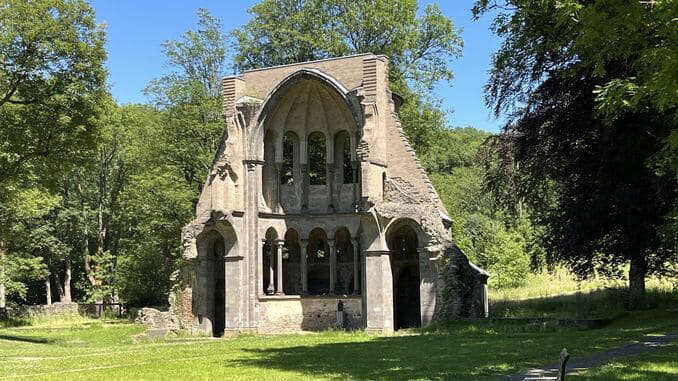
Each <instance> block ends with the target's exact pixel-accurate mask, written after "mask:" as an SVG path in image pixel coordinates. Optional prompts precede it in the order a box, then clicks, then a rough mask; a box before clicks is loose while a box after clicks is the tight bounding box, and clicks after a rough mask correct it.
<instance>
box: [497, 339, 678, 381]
mask: <svg viewBox="0 0 678 381" xmlns="http://www.w3.org/2000/svg"><path fill="white" fill-rule="evenodd" d="M675 340H678V333H670V334H666V335H660V336H645V337H644V338H643V341H641V342H639V343H635V344H629V345H625V346H623V347H619V348H612V349H608V350H606V351H603V352H598V353H593V354H590V355H588V356H583V357H574V356H573V357H571V358H570V361H569V362H568V363H567V373H571V372H574V371H578V370H585V369H590V368H596V367H599V366H601V365H604V364H607V363H609V362H611V361H612V360H617V359H619V358H621V357H626V356H633V355H639V354H642V353H645V352H649V351H653V350H656V349H658V348H661V347H663V346H665V345H666V344H668V343H670V342H672V341H675ZM558 366H559V364H551V365H547V366H545V367H543V368H535V369H530V370H528V371H526V372H525V373H520V374H513V375H510V376H504V377H501V378H500V380H503V381H523V380H525V379H527V380H539V379H543V380H552V379H555V377H557V376H558Z"/></svg>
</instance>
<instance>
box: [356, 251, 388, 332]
mask: <svg viewBox="0 0 678 381" xmlns="http://www.w3.org/2000/svg"><path fill="white" fill-rule="evenodd" d="M364 256H365V274H364V278H363V279H364V280H365V283H364V284H363V285H364V286H365V287H363V288H364V289H365V291H363V300H364V301H365V302H364V303H365V304H364V305H365V311H364V312H363V313H364V314H365V322H366V327H365V328H366V330H367V331H372V332H381V333H386V334H389V333H392V332H393V276H392V274H391V262H390V256H389V251H388V250H369V251H365V252H364Z"/></svg>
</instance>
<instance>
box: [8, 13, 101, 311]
mask: <svg viewBox="0 0 678 381" xmlns="http://www.w3.org/2000/svg"><path fill="white" fill-rule="evenodd" d="M105 59H106V52H105V50H104V30H103V28H102V27H101V26H98V25H96V22H95V17H94V11H93V10H92V9H91V8H90V7H89V5H87V3H86V2H84V1H82V0H59V1H50V0H33V1H27V0H2V1H0V125H1V126H2V128H1V129H0V193H4V194H5V195H7V196H8V197H9V195H10V192H12V193H13V194H16V192H17V191H18V190H19V189H20V188H21V186H20V185H26V183H27V181H28V182H29V183H31V184H35V183H41V184H46V185H48V184H49V183H51V182H54V181H55V180H57V179H58V178H59V176H60V175H61V174H63V173H64V172H66V171H68V169H69V168H70V167H72V166H74V165H76V164H77V163H82V162H83V161H85V160H86V159H87V157H88V155H89V154H90V152H91V150H92V149H93V147H94V142H95V137H96V133H97V124H96V121H95V120H96V116H97V114H98V112H99V104H100V102H101V100H102V98H103V97H104V94H105V79H106V70H105V69H104V66H103V64H104V61H105ZM6 223H7V220H3V221H2V224H3V225H4V224H6ZM2 233H3V232H2V231H0V305H4V303H5V301H4V295H5V285H4V280H7V274H8V273H9V271H5V269H3V266H4V265H5V263H8V260H7V259H5V260H4V261H3V260H2V258H3V257H4V251H5V250H6V249H7V246H8V245H7V244H6V240H7V239H8V236H6V235H3V234H2ZM3 273H4V276H2V274H3ZM3 279H4V280H3Z"/></svg>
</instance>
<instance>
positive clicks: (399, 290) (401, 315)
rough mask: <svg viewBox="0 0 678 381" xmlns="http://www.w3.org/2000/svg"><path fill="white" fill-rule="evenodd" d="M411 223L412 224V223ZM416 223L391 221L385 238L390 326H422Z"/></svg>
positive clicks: (396, 327)
mask: <svg viewBox="0 0 678 381" xmlns="http://www.w3.org/2000/svg"><path fill="white" fill-rule="evenodd" d="M412 224H415V225H414V226H412ZM417 228H418V226H417V225H416V223H414V222H412V221H409V220H401V221H397V222H396V223H393V224H390V225H389V227H388V229H387V234H386V241H387V244H388V247H389V251H390V263H391V274H392V276H393V328H394V329H396V330H398V329H402V328H414V327H421V298H420V292H421V291H420V290H421V272H420V268H419V250H418V249H419V245H420V242H419V238H418V232H417V230H415V229H417Z"/></svg>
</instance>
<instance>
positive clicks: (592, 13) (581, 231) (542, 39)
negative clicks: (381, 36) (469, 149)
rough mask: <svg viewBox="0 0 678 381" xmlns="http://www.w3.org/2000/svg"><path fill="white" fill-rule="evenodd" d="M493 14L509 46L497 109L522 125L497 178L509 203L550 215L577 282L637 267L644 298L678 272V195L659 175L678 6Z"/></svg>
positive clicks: (552, 237)
mask: <svg viewBox="0 0 678 381" xmlns="http://www.w3.org/2000/svg"><path fill="white" fill-rule="evenodd" d="M489 10H499V12H498V15H497V16H496V19H495V23H494V28H495V29H494V30H495V32H496V33H497V34H498V35H499V36H501V37H503V38H504V43H503V44H502V46H501V48H500V50H499V51H498V52H497V53H496V54H495V55H494V58H493V69H492V71H491V76H490V80H489V82H488V84H487V87H486V94H487V98H486V100H487V103H488V105H490V106H493V107H494V109H495V112H496V113H497V114H499V113H501V112H507V113H508V114H509V115H510V121H509V123H508V124H507V125H506V127H505V134H504V136H503V137H501V138H500V139H498V140H496V144H495V148H496V151H495V152H497V153H498V154H499V157H500V164H501V165H500V166H499V168H498V171H497V172H495V173H503V174H504V175H509V176H512V178H513V179H514V180H515V181H509V182H506V181H504V182H503V183H504V184H513V186H512V189H511V191H510V192H504V193H503V194H504V195H505V196H509V198H510V197H511V196H512V197H514V198H515V199H525V200H527V201H528V202H530V203H532V204H533V205H535V210H538V211H541V212H543V213H542V214H541V216H540V218H541V220H542V221H543V222H544V223H545V224H546V226H547V227H548V233H549V234H548V237H549V240H548V243H549V246H550V248H551V249H552V250H553V251H554V252H555V253H556V255H557V257H558V258H559V259H561V260H563V261H565V262H566V263H569V264H570V266H571V267H572V268H573V269H574V270H575V271H576V272H577V273H579V274H580V275H582V276H586V275H588V274H591V273H592V271H593V270H594V269H598V270H600V271H603V272H607V273H613V272H615V271H617V270H618V269H619V268H620V265H622V264H627V263H630V271H629V284H630V287H631V289H632V290H633V291H635V292H637V293H639V294H641V295H642V294H643V293H644V291H645V277H646V276H647V275H648V274H650V273H652V272H657V271H664V270H666V269H667V268H666V263H667V261H672V260H673V261H675V260H676V257H675V255H676V251H675V247H671V244H670V242H671V240H670V239H667V238H670V237H667V235H666V234H665V230H663V226H665V224H666V221H667V220H666V216H667V215H668V213H669V212H670V210H671V208H672V207H675V205H676V197H677V189H678V184H677V182H676V175H675V172H672V169H671V166H666V168H665V169H663V170H662V171H657V170H656V164H657V161H656V158H657V156H658V154H660V153H662V152H665V148H664V147H666V144H667V141H670V140H669V139H670V136H672V133H675V131H676V126H677V122H678V118H677V117H676V110H677V109H676V106H677V104H676V99H677V98H676V94H678V93H677V91H678V85H676V84H677V83H678V82H676V81H675V79H676V72H675V63H674V61H675V57H676V54H677V52H676V48H675V47H676V46H677V45H676V43H675V41H676V36H677V35H676V28H675V15H676V11H677V10H678V8H677V7H676V3H675V2H673V1H656V2H641V1H625V2H619V1H611V0H596V1H574V0H570V1H555V0H553V1H544V2H540V6H539V7H535V6H534V2H533V1H530V0H507V1H487V0H480V1H477V2H476V6H475V8H474V13H475V15H476V16H480V15H481V14H483V13H485V12H488V11H489ZM671 15H673V16H671ZM664 56H665V58H664ZM672 68H673V69H672ZM517 164H519V166H518V165H517ZM498 178H499V177H498V176H494V177H493V178H492V177H491V178H488V180H493V181H491V182H490V184H493V183H494V184H495V185H496V184H498V182H497V181H496V180H497V179H498ZM544 196H548V197H544ZM671 234H674V235H675V234H676V232H675V231H674V232H673V233H671ZM674 240H675V238H674ZM674 242H675V241H674Z"/></svg>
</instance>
